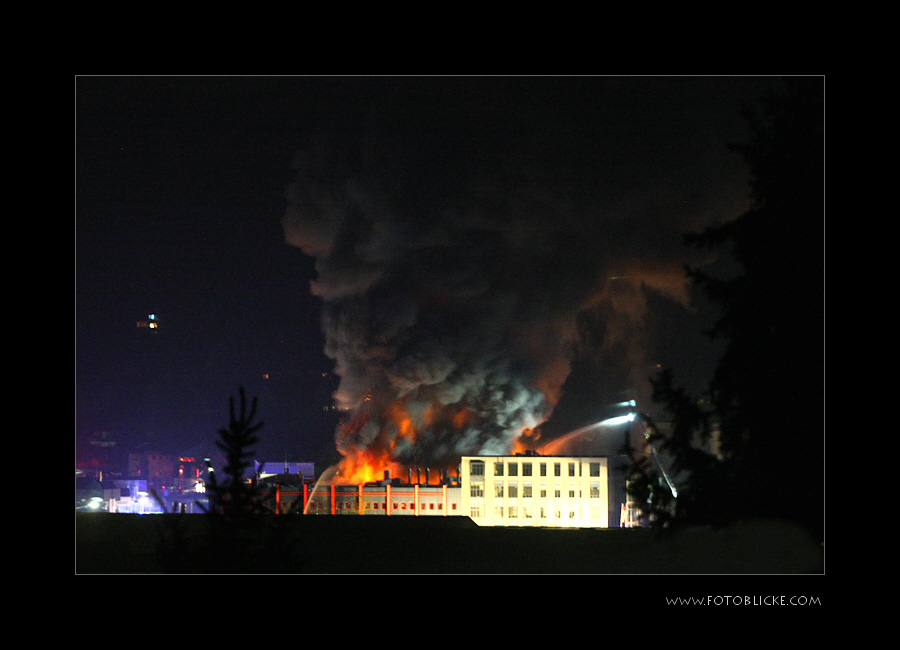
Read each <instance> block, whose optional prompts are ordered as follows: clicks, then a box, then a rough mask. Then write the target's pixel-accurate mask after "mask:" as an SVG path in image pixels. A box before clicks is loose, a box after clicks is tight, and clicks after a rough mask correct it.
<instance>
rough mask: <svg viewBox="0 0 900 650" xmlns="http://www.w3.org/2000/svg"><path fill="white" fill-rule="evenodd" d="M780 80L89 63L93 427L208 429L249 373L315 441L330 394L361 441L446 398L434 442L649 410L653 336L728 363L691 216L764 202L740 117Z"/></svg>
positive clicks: (82, 405)
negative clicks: (705, 291) (700, 285)
mask: <svg viewBox="0 0 900 650" xmlns="http://www.w3.org/2000/svg"><path fill="white" fill-rule="evenodd" d="M777 84H778V81H777V80H776V79H773V78H758V77H710V78H704V77H564V78H554V77H550V78H538V77H502V78H492V77H475V78H467V77H427V78H411V77H399V78H392V77H366V78H357V77H346V78H342V77H77V78H76V80H75V118H76V120H75V122H76V133H75V146H76V174H75V179H76V192H75V203H76V219H75V249H76V266H75V278H76V283H75V284H76V295H75V307H76V323H75V324H76V337H75V343H76V356H75V371H76V372H75V380H76V381H75V389H76V390H75V414H76V438H82V439H85V438H87V437H90V436H93V435H96V434H97V433H99V432H107V434H108V435H110V436H112V437H114V438H115V439H117V440H119V441H121V443H122V444H123V445H125V446H129V447H131V446H133V447H135V448H138V447H139V448H142V449H151V448H158V449H160V450H161V451H165V452H167V453H186V452H188V451H190V450H192V449H196V448H198V446H199V447H204V446H205V447H209V446H210V445H211V444H212V443H213V442H214V440H215V437H216V432H217V431H218V429H219V428H221V427H223V426H224V425H225V424H226V423H227V417H228V412H227V406H228V404H227V400H228V397H229V396H231V395H235V394H236V393H237V389H238V387H239V386H245V387H246V389H247V392H248V394H249V395H251V396H253V395H256V396H258V397H259V400H260V405H259V412H260V416H261V419H263V420H265V422H266V426H265V427H264V429H263V430H262V432H261V434H262V435H261V437H262V441H261V443H260V444H259V445H258V456H259V457H261V458H262V459H266V458H268V459H271V460H277V459H281V458H283V457H284V456H285V455H287V456H288V457H289V458H290V459H293V460H306V459H311V460H316V461H317V462H319V463H322V462H325V461H326V459H327V458H329V457H330V456H334V454H335V425H336V424H337V417H338V416H337V412H336V411H327V412H326V411H324V410H323V409H324V408H325V407H326V406H332V405H334V406H338V407H341V408H342V409H344V410H343V411H341V413H343V414H345V416H346V417H351V416H352V415H354V414H359V413H360V412H361V410H366V412H367V413H368V416H369V418H370V419H369V424H368V426H363V427H361V428H357V429H354V430H353V432H352V435H350V436H349V437H345V438H344V439H343V440H342V444H345V445H346V444H351V445H365V444H370V443H371V442H372V440H373V439H374V438H375V437H377V436H378V435H379V427H381V429H382V431H381V434H384V431H383V430H384V427H385V424H384V421H379V417H381V416H382V415H383V416H384V418H387V417H388V416H387V415H386V413H387V411H388V410H389V409H390V405H391V404H395V403H396V402H397V401H398V400H402V401H403V403H404V404H405V408H406V409H407V411H408V412H409V413H410V414H411V416H412V417H413V419H414V420H416V421H417V422H418V423H419V424H420V425H421V424H422V422H423V421H424V420H428V421H429V422H432V419H431V418H435V417H437V415H436V414H439V415H440V419H442V420H446V421H447V422H449V421H450V420H452V419H453V418H456V422H457V425H456V426H455V427H449V425H448V427H444V428H442V427H441V426H439V425H437V424H435V425H434V426H433V427H432V429H433V430H430V431H429V434H428V436H425V435H424V434H423V435H422V436H420V438H419V441H418V443H417V449H416V450H410V449H407V450H401V452H398V453H405V454H408V455H409V454H417V455H418V456H417V458H418V460H421V457H422V456H429V455H430V456H434V457H437V458H444V457H446V456H452V455H453V454H454V453H459V452H461V451H470V452H471V451H472V450H473V449H476V448H477V449H480V450H485V451H493V450H495V449H499V448H500V447H502V446H503V445H506V444H508V443H509V442H510V440H511V437H512V436H513V435H517V434H518V433H519V431H520V430H521V428H522V427H525V426H537V427H538V430H539V431H540V433H541V437H542V439H543V440H545V441H546V440H549V439H552V438H553V437H556V436H559V435H562V434H564V433H566V432H568V431H571V430H572V429H574V428H576V427H579V426H583V425H585V424H588V423H590V422H592V421H595V420H596V419H598V418H599V417H600V416H601V414H602V413H603V412H604V407H605V406H606V405H608V404H609V403H611V402H615V401H619V400H620V399H623V398H624V399H632V398H634V399H638V400H639V401H640V402H641V405H642V407H643V408H644V409H645V410H647V411H652V409H653V405H652V404H650V403H649V385H648V383H647V381H646V378H647V377H648V376H649V374H650V373H651V372H653V370H654V369H655V368H656V367H657V364H659V365H662V366H672V367H673V368H674V369H675V372H676V377H681V378H682V380H683V382H684V383H686V384H687V385H688V386H689V387H691V388H696V387H698V386H700V385H702V380H703V378H704V377H705V373H708V372H709V370H711V368H712V366H713V365H714V363H715V360H716V348H715V347H713V346H712V345H711V344H710V343H709V342H708V341H707V340H706V339H705V338H704V337H703V335H702V334H701V330H702V329H703V327H705V326H708V325H709V320H708V319H709V317H710V315H709V313H708V312H707V311H706V310H705V309H704V307H703V305H702V304H701V303H699V302H697V301H696V300H695V297H692V296H691V294H690V292H689V291H688V290H687V287H686V286H685V284H684V280H685V278H684V272H683V266H684V264H691V265H700V264H706V263H715V260H712V259H706V258H700V257H697V253H696V252H695V251H691V250H689V249H686V248H685V247H684V246H683V245H682V244H681V234H682V233H684V232H688V231H696V230H700V229H702V228H703V227H704V226H706V225H709V224H712V223H715V222H721V221H726V220H729V219H732V218H734V217H736V216H738V215H739V214H740V213H741V212H742V211H744V210H745V209H746V208H747V207H748V203H747V192H748V189H749V188H748V184H747V183H748V178H747V172H746V169H745V167H744V164H743V162H742V161H741V159H740V157H739V156H738V155H737V154H735V153H733V152H731V151H729V150H728V149H727V144H728V143H729V142H734V141H743V140H744V139H745V137H746V133H747V127H746V121H745V120H744V118H743V117H742V114H741V110H742V107H743V106H745V105H754V104H755V103H756V101H757V100H758V98H759V94H760V92H761V91H762V90H763V89H765V88H770V87H774V86H777ZM150 313H154V314H157V316H158V318H159V322H160V324H161V328H160V331H159V333H158V335H156V336H141V335H140V334H141V332H140V331H139V330H138V328H137V327H136V323H137V322H138V321H141V320H145V319H146V318H147V315H148V314H150ZM429 408H430V409H431V410H428V409H429ZM373 409H374V411H373ZM426 411H427V412H426ZM654 415H657V414H655V413H654ZM463 420H465V422H466V424H465V425H460V424H459V423H460V422H462V421H463ZM375 421H379V422H380V424H379V425H378V426H374V425H373V424H372V422H375ZM389 435H390V434H389ZM373 444H374V443H373ZM411 457H412V456H408V458H411Z"/></svg>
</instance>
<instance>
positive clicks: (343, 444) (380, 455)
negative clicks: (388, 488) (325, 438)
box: [330, 400, 539, 485]
mask: <svg viewBox="0 0 900 650" xmlns="http://www.w3.org/2000/svg"><path fill="white" fill-rule="evenodd" d="M374 408H377V405H373V404H371V400H367V404H366V405H365V408H364V409H361V410H360V411H359V412H357V413H356V415H355V416H354V417H351V418H348V419H347V420H346V421H345V422H344V423H342V424H341V426H340V427H339V431H338V436H337V442H338V449H339V451H340V453H341V454H342V456H343V458H342V459H341V461H340V462H339V463H338V464H337V466H336V468H335V469H336V471H335V472H334V474H333V476H332V478H331V480H330V481H331V482H332V483H335V484H337V485H360V484H365V483H372V482H377V481H380V480H383V479H384V478H385V475H386V473H387V475H389V476H390V477H400V476H404V475H407V474H409V475H412V473H413V472H415V473H416V475H417V477H419V478H421V469H422V468H421V467H420V464H422V465H425V466H426V467H425V472H426V473H425V477H426V478H425V480H426V482H428V481H429V477H430V476H437V475H439V474H444V473H447V474H449V475H455V474H456V472H457V469H458V467H457V465H458V462H459V459H458V458H454V459H451V460H444V461H443V462H440V461H438V462H435V458H434V457H433V456H430V455H427V454H426V455H425V457H421V458H416V457H415V456H414V458H413V459H412V460H413V462H410V460H409V459H408V458H405V459H404V460H401V458H403V457H404V454H405V455H406V456H407V457H408V455H409V450H410V449H412V448H414V447H415V446H416V445H417V444H419V445H421V444H422V441H421V439H422V438H425V439H427V438H430V437H431V434H432V432H433V430H434V429H442V428H443V429H446V428H450V429H452V432H453V435H454V436H455V437H456V436H464V435H465V433H466V430H467V429H468V428H469V427H472V426H475V425H476V424H477V418H476V416H475V414H474V413H473V412H472V411H471V410H469V409H467V408H464V407H460V406H458V405H454V406H451V407H442V406H441V405H439V404H433V405H432V406H431V407H429V408H428V409H425V411H424V412H423V413H422V415H421V416H420V418H419V421H418V422H416V421H414V419H413V417H412V416H411V415H410V413H409V412H408V410H407V407H406V405H405V404H404V403H403V401H402V400H398V401H394V402H393V403H391V404H390V406H389V407H387V408H385V409H384V412H383V413H382V414H380V415H378V414H376V413H375V412H374V411H373V409H374ZM375 427H377V433H376V435H375V436H374V438H372V439H371V440H368V438H367V436H362V439H363V440H367V443H366V444H364V445H363V444H359V443H358V439H359V437H360V433H361V432H362V431H363V430H364V429H366V428H368V429H369V430H375ZM538 438H539V435H538V434H537V433H536V429H534V428H525V429H523V430H522V432H521V435H519V436H518V437H517V438H516V439H515V440H514V441H513V442H512V444H511V450H510V451H509V453H516V452H520V453H524V452H525V451H526V450H531V449H533V447H534V444H535V442H536V440H537V439H538ZM430 471H433V474H429V472H430Z"/></svg>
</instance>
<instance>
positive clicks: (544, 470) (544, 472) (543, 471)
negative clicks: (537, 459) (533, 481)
mask: <svg viewBox="0 0 900 650" xmlns="http://www.w3.org/2000/svg"><path fill="white" fill-rule="evenodd" d="M541 476H547V463H541Z"/></svg>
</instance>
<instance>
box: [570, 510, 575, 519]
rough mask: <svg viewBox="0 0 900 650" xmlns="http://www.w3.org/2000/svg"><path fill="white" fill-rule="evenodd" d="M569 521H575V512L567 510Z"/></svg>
mask: <svg viewBox="0 0 900 650" xmlns="http://www.w3.org/2000/svg"><path fill="white" fill-rule="evenodd" d="M569 519H575V511H574V510H569Z"/></svg>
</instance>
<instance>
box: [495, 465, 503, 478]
mask: <svg viewBox="0 0 900 650" xmlns="http://www.w3.org/2000/svg"><path fill="white" fill-rule="evenodd" d="M494 476H503V463H494Z"/></svg>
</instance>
